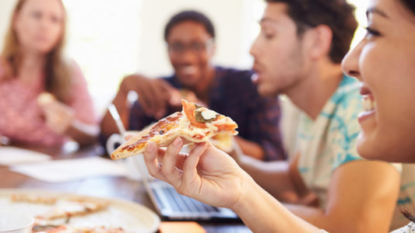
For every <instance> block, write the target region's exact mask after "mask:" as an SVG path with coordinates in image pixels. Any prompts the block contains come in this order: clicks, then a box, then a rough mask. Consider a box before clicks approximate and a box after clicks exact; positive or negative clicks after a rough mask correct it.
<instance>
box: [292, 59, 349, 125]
mask: <svg viewBox="0 0 415 233" xmlns="http://www.w3.org/2000/svg"><path fill="white" fill-rule="evenodd" d="M342 77H343V73H342V70H341V65H340V64H333V63H331V62H330V61H325V62H319V63H318V64H316V65H315V66H314V67H313V68H312V69H311V70H310V72H307V77H304V78H303V80H302V81H301V83H299V84H298V85H297V86H296V87H295V88H293V89H291V90H289V91H288V92H287V93H285V94H286V95H287V96H288V97H289V98H290V100H291V101H292V102H293V103H294V104H295V105H296V106H297V107H298V108H299V109H301V110H302V111H304V112H305V113H306V114H307V115H308V116H309V117H310V118H311V119H313V120H315V119H316V118H317V117H318V115H319V114H320V112H321V111H322V110H323V108H324V105H325V104H326V103H327V101H328V100H329V99H330V97H331V96H332V95H333V94H334V92H335V91H336V89H337V88H338V86H339V84H340V82H341V80H342Z"/></svg>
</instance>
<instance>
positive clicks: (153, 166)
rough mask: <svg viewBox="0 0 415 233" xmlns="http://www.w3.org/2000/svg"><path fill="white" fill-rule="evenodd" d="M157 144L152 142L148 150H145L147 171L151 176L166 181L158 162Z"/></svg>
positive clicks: (148, 145)
mask: <svg viewBox="0 0 415 233" xmlns="http://www.w3.org/2000/svg"><path fill="white" fill-rule="evenodd" d="M157 153H158V151H157V144H156V143H155V142H152V141H150V142H149V143H148V144H147V146H146V149H145V150H144V153H143V155H144V162H145V164H146V166H147V170H148V172H149V173H150V175H152V176H154V177H156V178H158V179H160V180H165V178H164V176H163V175H162V174H161V170H160V166H159V162H158V160H157Z"/></svg>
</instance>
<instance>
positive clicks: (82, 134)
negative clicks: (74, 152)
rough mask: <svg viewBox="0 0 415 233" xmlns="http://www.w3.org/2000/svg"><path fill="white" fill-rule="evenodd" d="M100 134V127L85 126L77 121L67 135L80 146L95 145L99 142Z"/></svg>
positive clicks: (70, 127)
mask: <svg viewBox="0 0 415 233" xmlns="http://www.w3.org/2000/svg"><path fill="white" fill-rule="evenodd" d="M98 133H99V129H98V126H96V125H89V124H85V123H83V122H80V121H78V120H76V119H75V120H74V121H73V122H72V124H71V125H70V126H69V128H68V130H67V131H66V135H67V136H68V137H70V138H72V139H73V140H75V141H76V142H78V143H79V145H80V146H87V145H91V144H94V143H95V142H96V141H97V136H98Z"/></svg>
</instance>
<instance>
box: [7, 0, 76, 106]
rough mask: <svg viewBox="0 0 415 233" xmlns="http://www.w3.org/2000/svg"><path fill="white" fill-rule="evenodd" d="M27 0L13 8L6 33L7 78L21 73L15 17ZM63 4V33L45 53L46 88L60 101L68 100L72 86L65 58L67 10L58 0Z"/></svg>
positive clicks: (20, 56) (20, 57) (19, 2)
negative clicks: (50, 49) (14, 26)
mask: <svg viewBox="0 0 415 233" xmlns="http://www.w3.org/2000/svg"><path fill="white" fill-rule="evenodd" d="M26 1H27V0H19V1H18V2H17V4H16V6H15V8H14V10H13V14H12V18H11V20H10V25H9V28H8V31H7V34H6V38H5V43H4V47H3V51H2V54H1V57H2V59H4V62H5V64H6V69H5V70H6V75H5V78H6V79H7V78H12V77H17V76H18V75H19V67H20V65H21V60H22V55H21V51H20V45H19V41H18V38H17V33H16V31H15V30H14V28H13V24H14V19H15V18H16V16H17V14H18V13H19V12H20V11H21V9H22V8H23V5H24V4H25V3H26ZM58 1H59V2H60V3H61V4H62V8H63V10H64V17H63V23H62V33H61V36H60V39H59V40H58V43H57V44H56V46H55V47H54V48H53V49H52V51H50V52H49V53H47V54H46V55H45V58H46V59H45V67H44V75H45V90H46V91H47V92H50V93H52V94H53V95H54V96H55V97H56V98H57V99H58V100H59V101H61V102H66V101H68V98H69V94H70V87H71V84H72V83H71V82H72V79H71V74H70V67H69V65H68V64H67V62H66V61H65V60H64V58H63V55H62V54H63V47H64V44H65V34H66V25H65V24H66V12H65V7H64V5H63V3H62V0H58Z"/></svg>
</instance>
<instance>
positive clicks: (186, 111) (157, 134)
mask: <svg viewBox="0 0 415 233" xmlns="http://www.w3.org/2000/svg"><path fill="white" fill-rule="evenodd" d="M182 104H183V110H182V111H181V112H176V113H173V114H171V115H170V116H167V117H165V118H163V119H161V120H159V121H158V122H157V123H155V124H154V125H152V126H150V127H148V128H146V129H144V130H143V131H141V132H139V133H138V134H137V135H135V136H134V137H132V138H130V139H129V140H128V141H127V142H125V143H124V144H123V145H121V146H120V147H118V148H117V149H116V150H115V151H114V152H113V153H112V154H111V158H112V159H121V158H126V157H130V156H134V155H137V154H140V153H143V152H144V149H145V147H146V146H147V144H148V142H150V141H153V142H155V143H157V145H158V146H159V147H165V146H168V145H169V144H170V143H171V142H172V141H173V140H174V139H176V138H177V137H181V138H183V139H184V140H185V142H186V143H193V142H194V143H199V142H205V141H207V140H209V138H211V137H213V136H215V135H217V134H218V133H226V134H229V135H236V134H238V132H237V131H236V128H237V127H238V125H237V124H236V123H235V122H234V121H233V120H232V119H231V118H229V117H226V116H224V115H221V114H219V113H217V112H215V111H212V110H210V109H207V108H205V107H202V106H199V105H197V104H195V103H192V102H187V101H186V100H182Z"/></svg>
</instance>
